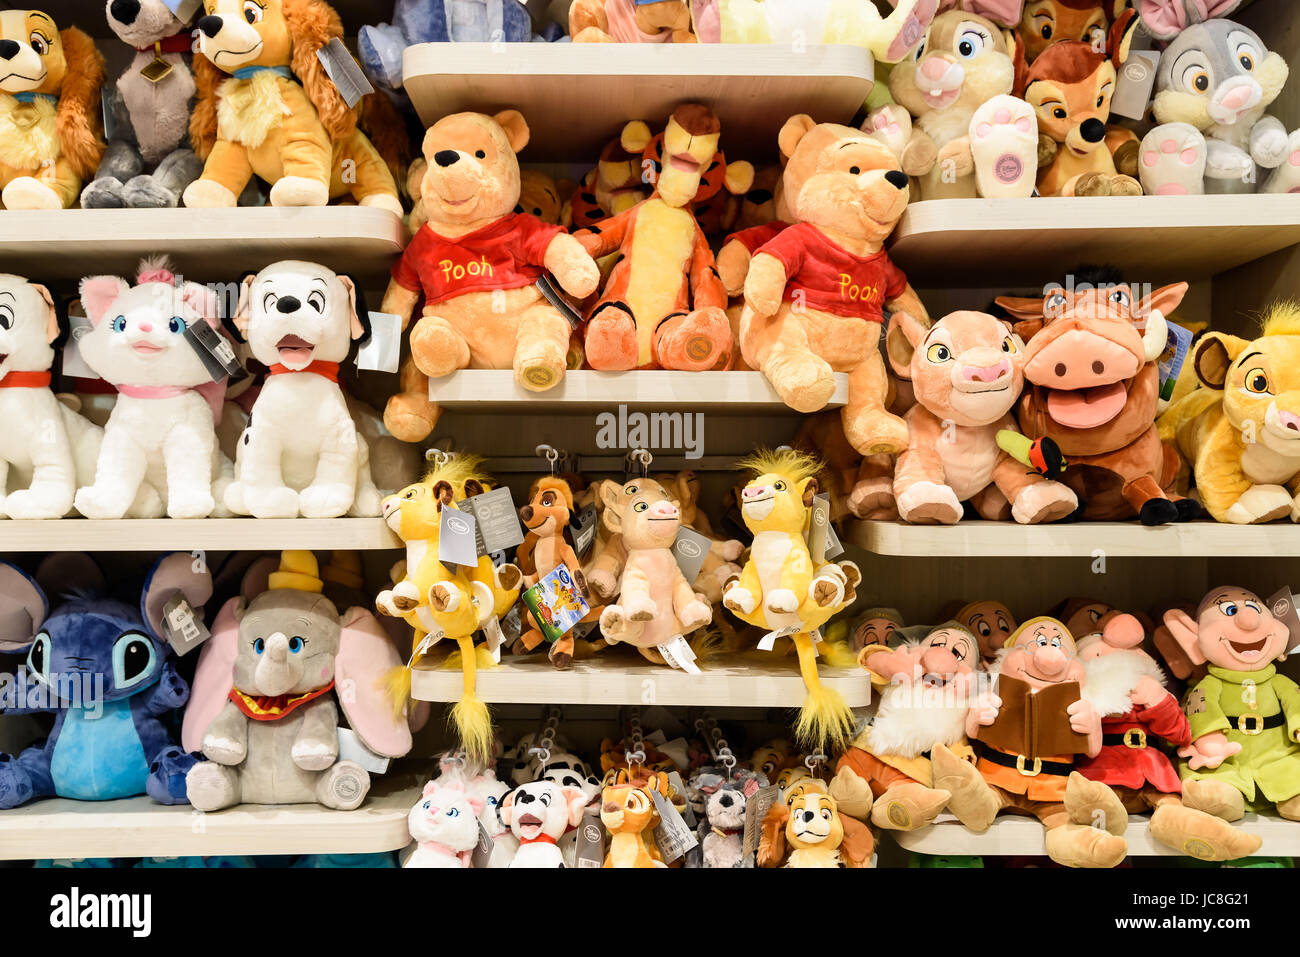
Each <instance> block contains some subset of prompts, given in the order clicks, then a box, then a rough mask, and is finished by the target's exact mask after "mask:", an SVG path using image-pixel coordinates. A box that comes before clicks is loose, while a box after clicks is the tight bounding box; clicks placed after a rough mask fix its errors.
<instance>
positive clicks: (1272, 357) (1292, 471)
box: [1160, 303, 1300, 525]
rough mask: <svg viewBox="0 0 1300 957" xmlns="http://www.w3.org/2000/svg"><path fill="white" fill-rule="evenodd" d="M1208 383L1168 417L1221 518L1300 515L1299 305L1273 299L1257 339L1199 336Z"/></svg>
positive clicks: (1244, 521) (1196, 358) (1198, 365)
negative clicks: (1299, 484)
mask: <svg viewBox="0 0 1300 957" xmlns="http://www.w3.org/2000/svg"><path fill="white" fill-rule="evenodd" d="M1191 359H1192V363H1193V367H1194V369H1195V371H1196V377H1197V378H1198V379H1199V380H1200V382H1201V385H1202V388H1200V389H1198V390H1196V391H1195V392H1192V393H1191V394H1189V395H1188V396H1186V397H1184V398H1183V399H1181V400H1179V402H1177V403H1175V404H1174V405H1173V406H1171V407H1170V408H1169V410H1168V411H1167V412H1165V414H1164V415H1163V416H1162V417H1161V420H1160V428H1161V432H1162V435H1170V434H1172V438H1173V440H1174V441H1175V442H1176V443H1177V446H1178V451H1179V452H1180V453H1181V454H1182V455H1183V457H1184V458H1185V459H1186V460H1187V462H1188V463H1189V464H1190V465H1191V466H1192V469H1193V472H1194V474H1195V476H1196V489H1197V492H1198V493H1199V494H1200V498H1201V502H1202V503H1203V504H1204V505H1205V508H1206V510H1207V511H1208V512H1209V513H1210V514H1211V515H1213V516H1214V518H1215V519H1217V520H1218V521H1220V522H1232V523H1233V524H1236V525H1250V524H1255V523H1259V522H1271V521H1273V520H1274V519H1278V518H1288V517H1289V518H1290V519H1291V521H1293V522H1297V521H1300V497H1297V496H1296V495H1295V489H1296V478H1297V476H1300V307H1297V306H1296V305H1295V304H1294V303H1282V304H1279V305H1277V306H1274V307H1273V309H1272V310H1270V312H1269V314H1268V316H1267V317H1266V318H1265V320H1264V323H1263V329H1262V334H1261V335H1260V337H1259V338H1258V339H1255V340H1254V341H1250V340H1247V339H1239V338H1237V337H1236V336H1231V335H1228V334H1227V333H1222V332H1209V333H1206V334H1205V335H1204V336H1203V337H1202V338H1201V339H1199V340H1198V341H1197V343H1196V346H1195V348H1194V350H1193V352H1192V356H1191Z"/></svg>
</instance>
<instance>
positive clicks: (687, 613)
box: [681, 601, 713, 631]
mask: <svg viewBox="0 0 1300 957" xmlns="http://www.w3.org/2000/svg"><path fill="white" fill-rule="evenodd" d="M712 620H713V609H711V608H710V607H709V606H708V605H706V604H705V603H704V602H702V601H693V602H691V603H690V604H688V605H687V606H686V607H685V608H683V609H682V614H681V622H682V628H683V629H684V630H685V631H694V630H695V629H697V628H703V627H704V626H705V625H707V624H708V623H709V622H710V621H712Z"/></svg>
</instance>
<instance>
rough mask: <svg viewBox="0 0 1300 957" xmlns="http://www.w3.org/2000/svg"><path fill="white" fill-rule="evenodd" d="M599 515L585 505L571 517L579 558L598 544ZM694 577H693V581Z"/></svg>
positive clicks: (571, 528)
mask: <svg viewBox="0 0 1300 957" xmlns="http://www.w3.org/2000/svg"><path fill="white" fill-rule="evenodd" d="M597 520H598V516H597V514H596V506H595V505H593V504H587V505H584V506H583V507H582V508H581V509H579V510H578V512H577V514H575V515H573V516H572V517H571V518H570V519H569V531H570V534H572V536H573V550H574V552H576V553H577V555H578V557H579V558H586V557H587V552H589V551H591V546H592V545H594V544H596V523H597ZM693 580H694V579H692V581H693Z"/></svg>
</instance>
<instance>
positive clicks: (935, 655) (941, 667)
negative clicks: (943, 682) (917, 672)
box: [921, 648, 957, 675]
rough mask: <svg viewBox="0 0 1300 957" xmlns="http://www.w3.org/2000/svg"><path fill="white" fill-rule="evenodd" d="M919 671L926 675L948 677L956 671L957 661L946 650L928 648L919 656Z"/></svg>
mask: <svg viewBox="0 0 1300 957" xmlns="http://www.w3.org/2000/svg"><path fill="white" fill-rule="evenodd" d="M921 670H922V671H923V672H924V673H925V674H927V675H948V674H952V673H953V672H954V671H956V670H957V659H956V658H955V657H954V656H953V653H952V652H951V651H949V650H948V649H947V648H928V649H926V652H925V654H924V655H922V656H921Z"/></svg>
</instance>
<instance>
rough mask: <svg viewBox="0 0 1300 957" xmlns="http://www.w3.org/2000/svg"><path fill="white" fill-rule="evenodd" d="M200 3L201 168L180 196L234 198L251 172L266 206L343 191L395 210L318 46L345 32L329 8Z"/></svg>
mask: <svg viewBox="0 0 1300 957" xmlns="http://www.w3.org/2000/svg"><path fill="white" fill-rule="evenodd" d="M203 10H204V15H203V16H201V17H200V18H199V19H198V21H197V23H196V24H195V26H196V27H197V28H198V31H199V38H198V52H199V53H200V54H201V56H197V57H195V60H194V73H195V77H196V79H197V81H198V89H199V98H198V102H197V104H196V105H195V108H194V115H193V116H192V117H191V120H190V139H191V141H192V142H193V144H194V149H195V151H196V152H197V153H198V154H199V156H200V157H202V158H203V159H204V168H203V175H202V177H201V178H199V179H198V180H196V181H195V182H193V183H191V184H190V185H189V187H188V188H186V190H185V195H184V198H185V205H186V206H195V207H226V206H234V205H235V204H236V202H237V201H238V197H239V194H240V193H241V192H242V191H243V189H244V187H245V186H246V185H247V184H248V181H249V178H250V177H251V176H254V175H256V176H259V177H261V178H262V179H264V180H266V181H267V182H268V183H270V184H271V193H270V199H271V205H272V206H324V205H326V204H327V203H328V202H329V201H330V200H331V199H336V198H339V197H342V196H350V197H351V198H352V199H353V200H355V201H356V202H357V203H359V204H360V205H362V206H374V207H376V208H378V209H387V210H390V211H391V212H393V213H395V214H396V215H398V216H401V215H402V204H401V202H400V201H399V200H398V198H397V184H396V182H395V181H394V180H393V174H392V172H391V171H390V170H389V166H388V163H387V162H386V160H385V157H383V156H381V155H380V152H379V151H378V150H377V149H376V148H375V146H374V144H373V143H372V142H371V141H370V140H369V139H368V138H367V137H366V135H365V134H364V133H362V132H361V131H360V130H359V129H358V128H357V117H358V110H357V109H352V108H349V107H348V105H347V104H346V103H345V102H344V100H343V96H342V94H341V93H340V92H339V90H338V88H337V87H336V86H335V85H334V83H333V81H332V80H330V78H329V76H328V75H327V74H326V72H325V67H324V65H323V64H322V63H321V61H320V60H319V59H318V58H317V56H316V54H317V52H318V51H319V50H321V48H323V47H325V46H326V45H327V44H328V43H329V42H330V40H331V39H334V38H342V36H343V24H342V22H341V21H340V20H339V16H338V14H337V13H335V12H334V9H333V8H332V7H330V6H328V5H327V4H325V3H323V2H322V0H266V2H264V3H263V2H256V3H252V4H251V5H250V4H249V3H248V2H246V0H204V5H203ZM390 132H391V131H390Z"/></svg>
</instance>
